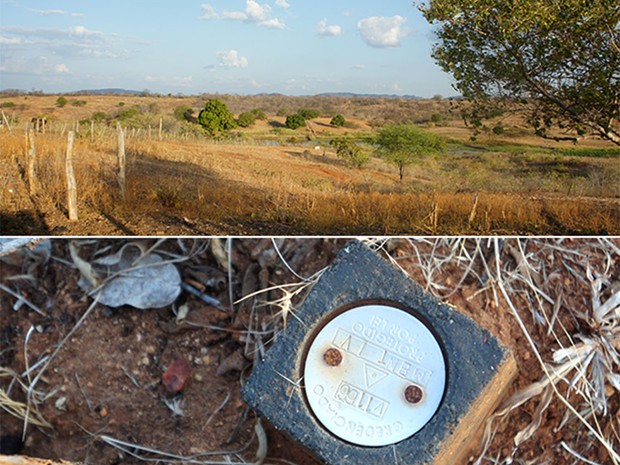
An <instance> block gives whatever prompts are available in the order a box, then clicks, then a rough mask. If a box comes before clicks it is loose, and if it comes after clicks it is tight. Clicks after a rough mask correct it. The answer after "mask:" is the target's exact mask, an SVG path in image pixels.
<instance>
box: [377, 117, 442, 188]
mask: <svg viewBox="0 0 620 465" xmlns="http://www.w3.org/2000/svg"><path fill="white" fill-rule="evenodd" d="M376 144H377V145H378V146H379V155H380V156H381V157H382V158H385V159H386V160H387V161H389V162H390V163H394V164H395V165H396V166H398V175H399V179H400V180H401V181H402V180H403V176H404V174H405V168H406V167H407V166H409V165H411V164H413V163H415V162H416V161H418V160H420V159H422V158H423V157H425V156H427V155H431V154H436V153H441V152H443V151H444V144H443V140H442V139H441V138H440V137H439V136H436V135H435V134H432V133H430V132H426V131H423V130H422V129H420V128H418V127H415V126H408V125H405V124H398V125H391V126H386V127H385V128H383V129H382V130H381V131H379V135H378V136H377V139H376Z"/></svg>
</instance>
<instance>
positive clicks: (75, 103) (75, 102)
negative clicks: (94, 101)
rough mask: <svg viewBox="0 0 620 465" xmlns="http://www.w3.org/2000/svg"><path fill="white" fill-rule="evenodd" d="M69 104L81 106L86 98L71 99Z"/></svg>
mask: <svg viewBox="0 0 620 465" xmlns="http://www.w3.org/2000/svg"><path fill="white" fill-rule="evenodd" d="M71 105H73V106H74V107H83V106H84V105H86V100H71Z"/></svg>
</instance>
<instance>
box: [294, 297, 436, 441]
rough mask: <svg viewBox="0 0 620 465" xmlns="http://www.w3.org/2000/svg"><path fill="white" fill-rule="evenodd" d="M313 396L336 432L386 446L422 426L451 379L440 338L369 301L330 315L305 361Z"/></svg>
mask: <svg viewBox="0 0 620 465" xmlns="http://www.w3.org/2000/svg"><path fill="white" fill-rule="evenodd" d="M304 383H305V392H306V397H307V399H308V403H309V404H310V407H311V409H312V411H313V413H314V415H315V416H316V418H317V419H318V420H319V421H320V422H321V423H322V424H323V426H324V427H325V428H327V429H328V430H329V431H330V432H331V433H333V434H334V435H336V436H337V437H339V438H341V439H343V440H345V441H348V442H351V443H353V444H358V445H361V446H386V445H389V444H394V443H396V442H399V441H402V440H403V439H406V438H408V437H410V436H411V435H413V434H415V433H416V432H417V431H419V430H420V429H421V428H422V427H423V426H424V425H425V424H426V423H427V422H428V421H429V420H430V419H431V418H432V416H433V415H434V414H435V412H436V411H437V409H438V408H439V404H440V403H441V399H442V397H443V393H444V389H445V384H446V365H445V361H444V357H443V353H442V351H441V348H440V346H439V343H438V342H437V340H436V339H435V337H434V336H433V334H432V333H431V332H430V330H429V329H428V328H427V327H426V325H425V324H424V323H422V322H421V321H420V320H419V319H417V318H416V317H414V316H413V315H412V314H410V313H408V312H406V311H404V310H401V309H399V308H396V307H392V306H388V305H383V304H368V305H362V306H359V307H354V308H352V309H350V310H347V311H345V312H344V313H341V314H340V315H338V316H336V317H335V318H334V319H332V320H331V321H329V322H328V323H327V324H326V325H325V326H324V327H323V328H322V329H321V330H320V331H319V332H318V334H317V335H316V337H315V338H314V340H313V341H312V342H311V344H310V348H309V349H308V353H307V355H306V360H305V364H304Z"/></svg>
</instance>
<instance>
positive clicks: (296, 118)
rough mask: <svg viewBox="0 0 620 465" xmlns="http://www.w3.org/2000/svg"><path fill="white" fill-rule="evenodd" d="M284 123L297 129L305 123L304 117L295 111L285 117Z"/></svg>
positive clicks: (290, 127)
mask: <svg viewBox="0 0 620 465" xmlns="http://www.w3.org/2000/svg"><path fill="white" fill-rule="evenodd" d="M284 125H285V126H286V127H287V128H289V129H298V128H300V127H302V126H305V125H306V119H305V118H304V117H303V116H301V115H300V114H299V113H295V114H294V115H289V116H287V117H286V122H285V123H284Z"/></svg>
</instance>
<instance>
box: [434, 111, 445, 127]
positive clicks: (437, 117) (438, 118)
mask: <svg viewBox="0 0 620 465" xmlns="http://www.w3.org/2000/svg"><path fill="white" fill-rule="evenodd" d="M431 123H433V124H436V125H442V124H445V123H446V117H445V116H444V115H442V114H441V113H433V114H432V115H431Z"/></svg>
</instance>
